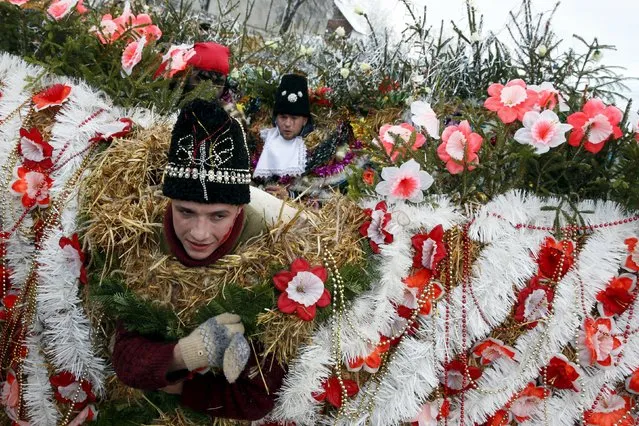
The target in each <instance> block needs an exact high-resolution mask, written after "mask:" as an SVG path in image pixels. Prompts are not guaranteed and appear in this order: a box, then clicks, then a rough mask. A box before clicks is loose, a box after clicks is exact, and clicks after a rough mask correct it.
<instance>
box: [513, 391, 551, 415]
mask: <svg viewBox="0 0 639 426" xmlns="http://www.w3.org/2000/svg"><path fill="white" fill-rule="evenodd" d="M548 396H550V391H548V390H547V389H545V388H543V387H538V386H535V384H534V383H528V385H527V386H526V387H525V388H524V389H523V390H522V391H521V392H519V393H518V394H517V396H516V397H515V399H514V400H513V401H512V402H511V404H510V412H511V413H512V414H513V416H515V420H516V421H517V422H518V423H523V422H525V421H527V420H530V417H531V416H532V414H533V413H534V412H535V411H537V410H538V409H539V408H540V406H541V404H542V402H543V400H544V399H545V398H547V397H548Z"/></svg>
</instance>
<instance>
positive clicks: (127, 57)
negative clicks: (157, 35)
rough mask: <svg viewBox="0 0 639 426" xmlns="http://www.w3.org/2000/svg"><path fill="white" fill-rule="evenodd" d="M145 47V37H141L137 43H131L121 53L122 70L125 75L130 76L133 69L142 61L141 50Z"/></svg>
mask: <svg viewBox="0 0 639 426" xmlns="http://www.w3.org/2000/svg"><path fill="white" fill-rule="evenodd" d="M145 45H146V37H142V38H140V39H139V40H137V41H132V42H131V43H129V44H128V45H127V46H126V47H125V48H124V52H122V70H123V71H124V73H125V74H126V75H131V73H132V72H133V67H135V66H136V65H137V64H138V63H139V62H140V61H141V60H142V50H143V49H144V46H145Z"/></svg>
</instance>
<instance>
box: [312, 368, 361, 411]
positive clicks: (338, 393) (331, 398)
mask: <svg viewBox="0 0 639 426" xmlns="http://www.w3.org/2000/svg"><path fill="white" fill-rule="evenodd" d="M342 383H343V384H344V388H346V395H347V396H348V397H351V396H353V395H356V394H357V392H359V386H357V383H356V382H354V381H353V380H349V379H344V380H342ZM322 389H323V391H322V392H321V393H314V394H313V398H315V400H317V401H324V400H326V401H328V403H329V404H331V405H332V406H333V407H335V408H340V407H341V406H342V403H343V401H342V387H341V386H340V383H339V380H338V379H337V377H335V376H331V377H329V378H328V379H326V380H325V381H324V383H322Z"/></svg>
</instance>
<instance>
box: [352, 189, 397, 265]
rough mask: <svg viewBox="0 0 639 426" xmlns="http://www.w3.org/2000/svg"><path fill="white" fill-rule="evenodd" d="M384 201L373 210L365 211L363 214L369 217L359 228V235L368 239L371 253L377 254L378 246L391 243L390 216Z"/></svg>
mask: <svg viewBox="0 0 639 426" xmlns="http://www.w3.org/2000/svg"><path fill="white" fill-rule="evenodd" d="M387 208H388V207H387V205H386V202H385V201H380V202H379V203H377V205H376V206H375V209H373V210H371V209H366V210H364V214H366V215H367V216H369V217H370V220H367V221H366V222H364V223H363V224H362V226H360V227H359V233H360V234H361V235H362V236H364V237H367V238H368V239H369V244H370V246H371V249H372V250H373V253H379V246H380V244H390V243H392V242H393V234H392V233H391V232H390V221H391V218H392V216H391V214H390V213H388V211H387Z"/></svg>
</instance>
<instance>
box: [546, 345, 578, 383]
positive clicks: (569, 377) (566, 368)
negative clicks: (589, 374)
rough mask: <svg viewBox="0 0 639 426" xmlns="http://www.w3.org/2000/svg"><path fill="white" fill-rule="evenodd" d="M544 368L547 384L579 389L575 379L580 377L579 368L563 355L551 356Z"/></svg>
mask: <svg viewBox="0 0 639 426" xmlns="http://www.w3.org/2000/svg"><path fill="white" fill-rule="evenodd" d="M545 368H546V383H547V384H549V385H551V386H553V387H555V388H556V389H571V390H573V391H575V392H578V391H579V388H578V387H577V379H579V377H581V370H580V369H579V367H577V365H575V364H574V363H572V362H570V361H569V360H568V358H566V357H565V356H564V355H561V354H559V355H555V356H553V357H552V358H551V359H550V362H549V363H548V365H547V366H546V367H545Z"/></svg>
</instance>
